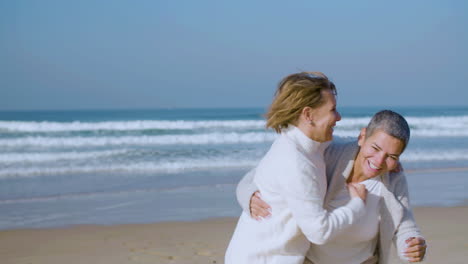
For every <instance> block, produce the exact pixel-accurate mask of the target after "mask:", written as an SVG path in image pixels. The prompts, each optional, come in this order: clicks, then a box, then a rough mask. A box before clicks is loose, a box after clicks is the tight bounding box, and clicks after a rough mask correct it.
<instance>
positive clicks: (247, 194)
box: [236, 169, 258, 215]
mask: <svg viewBox="0 0 468 264" xmlns="http://www.w3.org/2000/svg"><path fill="white" fill-rule="evenodd" d="M254 175H255V169H252V170H251V171H249V172H247V174H245V175H244V177H243V178H242V179H241V180H240V182H239V184H238V185H237V189H236V197H237V201H238V202H239V205H240V207H241V208H242V210H244V211H245V212H246V213H247V214H249V215H250V199H251V198H252V195H253V194H254V193H255V192H256V191H258V187H257V185H255V183H254V181H253V179H254Z"/></svg>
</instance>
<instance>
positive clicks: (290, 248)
mask: <svg viewBox="0 0 468 264" xmlns="http://www.w3.org/2000/svg"><path fill="white" fill-rule="evenodd" d="M335 96H336V88H335V85H334V84H333V83H332V82H331V81H329V80H328V78H327V77H326V76H325V75H324V74H323V73H320V72H301V73H296V74H292V75H289V76H287V77H285V78H284V79H283V80H282V81H281V82H280V84H279V86H278V89H277V91H276V94H275V98H274V100H273V103H272V104H271V107H270V109H269V111H268V113H267V127H269V128H273V129H274V130H275V131H276V132H278V133H280V136H279V137H278V138H277V139H276V140H275V142H274V143H273V144H272V146H271V148H270V150H269V151H268V152H267V154H266V155H265V156H264V157H263V159H262V160H261V161H260V163H259V165H258V167H257V168H256V170H255V176H254V182H255V184H256V186H257V187H258V189H259V191H260V192H261V193H262V199H263V200H264V201H265V202H267V203H268V204H269V205H270V206H271V208H272V214H271V216H270V217H269V218H267V219H264V220H263V221H261V222H258V221H256V220H255V219H252V218H251V217H250V215H249V214H247V213H245V212H244V213H242V215H241V217H240V218H239V222H238V224H237V227H236V230H235V231H234V234H233V236H232V239H231V241H230V243H229V246H228V249H227V252H226V256H225V263H226V264H245V263H249V264H253V263H281V264H288V263H291V264H293V263H297V264H302V263H303V262H304V256H305V254H306V252H307V250H308V248H309V245H310V242H312V243H315V244H324V243H325V242H327V241H328V240H329V239H331V238H332V237H334V236H336V235H337V234H338V233H339V232H341V231H342V230H344V229H346V228H347V227H349V226H350V225H352V224H354V223H355V222H356V221H357V220H358V218H360V217H361V216H362V215H363V214H364V213H365V212H364V207H365V206H364V201H365V199H366V195H367V193H366V189H365V188H364V186H363V185H351V186H349V190H350V193H351V196H352V197H353V198H352V199H351V200H350V201H349V202H348V203H347V204H346V205H345V206H343V207H340V208H337V209H335V210H333V211H332V212H327V211H325V210H324V209H323V202H324V197H325V193H326V190H327V180H326V176H325V163H324V160H323V152H324V149H325V148H326V147H327V145H328V143H327V141H330V140H331V139H332V137H333V135H332V134H333V127H334V126H335V124H336V122H337V121H339V120H340V119H341V116H340V114H339V113H338V111H337V110H336V98H335ZM309 241H310V242H309Z"/></svg>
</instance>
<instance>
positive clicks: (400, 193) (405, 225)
mask: <svg viewBox="0 0 468 264" xmlns="http://www.w3.org/2000/svg"><path fill="white" fill-rule="evenodd" d="M391 177H393V179H395V183H394V192H393V193H394V195H395V197H396V198H397V200H398V201H399V202H400V203H401V205H402V207H403V218H402V220H401V223H400V224H399V225H398V227H397V229H396V232H395V236H394V237H393V242H394V243H395V247H396V249H397V252H398V256H399V257H400V259H401V260H403V261H405V263H409V262H408V260H407V259H406V257H405V256H404V255H403V253H402V252H403V251H404V250H405V249H406V242H405V241H406V240H407V239H408V238H410V237H422V235H421V232H420V230H419V228H418V226H417V225H416V221H415V220H414V216H413V210H412V209H411V206H410V200H409V193H408V184H407V181H406V176H405V175H404V173H398V174H392V175H391Z"/></svg>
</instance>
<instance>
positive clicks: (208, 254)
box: [195, 249, 213, 257]
mask: <svg viewBox="0 0 468 264" xmlns="http://www.w3.org/2000/svg"><path fill="white" fill-rule="evenodd" d="M195 254H196V255H198V256H204V257H211V256H213V253H211V251H209V250H208V249H200V250H198V251H197V252H195Z"/></svg>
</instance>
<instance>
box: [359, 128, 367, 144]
mask: <svg viewBox="0 0 468 264" xmlns="http://www.w3.org/2000/svg"><path fill="white" fill-rule="evenodd" d="M365 140H366V128H365V127H364V128H361V132H359V136H358V145H359V146H360V147H361V146H362V144H364V141H365Z"/></svg>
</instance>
